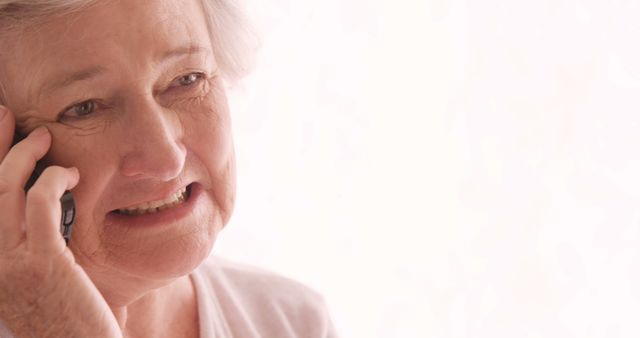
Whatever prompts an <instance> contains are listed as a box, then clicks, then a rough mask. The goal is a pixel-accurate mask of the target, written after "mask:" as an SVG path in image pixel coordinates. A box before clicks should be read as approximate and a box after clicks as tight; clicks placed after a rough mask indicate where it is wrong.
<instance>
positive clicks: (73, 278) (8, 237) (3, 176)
mask: <svg viewBox="0 0 640 338" xmlns="http://www.w3.org/2000/svg"><path fill="white" fill-rule="evenodd" d="M14 128H15V120H14V117H13V114H12V113H11V112H9V111H8V110H7V109H6V108H4V107H3V106H0V318H1V319H2V321H3V322H4V323H5V325H7V327H8V328H9V329H10V330H12V331H13V333H14V335H15V336H16V337H34V336H35V337H122V332H121V330H120V327H119V326H118V322H117V321H116V319H115V317H114V315H113V313H112V312H111V309H110V308H109V306H108V305H107V302H106V301H105V300H104V298H103V297H102V295H101V294H100V292H99V291H98V289H97V288H96V287H95V285H94V284H93V283H92V282H91V280H90V279H89V277H88V276H87V274H86V273H85V272H84V270H83V269H82V268H81V267H80V266H79V265H78V264H76V262H75V259H74V257H73V254H72V253H71V251H70V250H69V249H68V248H67V247H66V245H65V242H64V239H63V238H62V236H61V235H60V232H59V227H60V217H61V210H60V197H61V196H62V194H63V193H64V191H65V190H68V189H71V188H73V187H74V186H75V185H76V184H77V183H78V180H79V176H78V171H77V169H75V168H63V167H59V166H51V167H48V168H47V169H45V170H44V171H43V173H42V175H41V176H40V177H39V178H38V180H37V181H36V183H35V184H34V185H33V187H31V188H30V189H29V191H28V193H27V194H26V195H25V192H24V186H25V184H26V182H27V179H28V178H29V176H30V175H31V173H32V172H33V170H34V168H35V165H36V161H38V160H39V159H41V158H42V157H43V156H44V155H45V154H46V152H47V151H48V149H49V147H50V145H51V135H50V134H49V132H48V131H47V129H46V128H43V127H41V128H38V129H36V130H34V131H33V132H32V133H31V134H30V135H29V136H28V137H27V138H25V139H24V140H23V141H21V142H19V143H17V144H16V145H15V146H12V144H11V143H12V140H13V133H14Z"/></svg>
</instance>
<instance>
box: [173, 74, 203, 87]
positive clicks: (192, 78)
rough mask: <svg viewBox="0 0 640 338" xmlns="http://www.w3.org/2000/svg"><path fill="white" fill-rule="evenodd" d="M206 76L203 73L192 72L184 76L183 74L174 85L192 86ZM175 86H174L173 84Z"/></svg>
mask: <svg viewBox="0 0 640 338" xmlns="http://www.w3.org/2000/svg"><path fill="white" fill-rule="evenodd" d="M203 78H204V74H202V73H190V74H187V75H184V76H181V77H179V78H177V79H176V81H174V83H175V82H177V83H175V85H174V86H182V87H188V86H191V85H192V84H194V83H196V82H198V81H200V80H202V79H203ZM172 87H173V86H172Z"/></svg>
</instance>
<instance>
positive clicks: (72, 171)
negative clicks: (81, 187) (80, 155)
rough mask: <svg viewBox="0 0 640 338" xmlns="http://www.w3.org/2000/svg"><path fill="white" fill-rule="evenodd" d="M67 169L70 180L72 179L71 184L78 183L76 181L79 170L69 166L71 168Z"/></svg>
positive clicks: (78, 178) (77, 180) (78, 176)
mask: <svg viewBox="0 0 640 338" xmlns="http://www.w3.org/2000/svg"><path fill="white" fill-rule="evenodd" d="M68 170H69V174H71V180H72V181H73V185H76V184H78V182H79V181H80V172H79V171H78V168H76V167H71V168H68Z"/></svg>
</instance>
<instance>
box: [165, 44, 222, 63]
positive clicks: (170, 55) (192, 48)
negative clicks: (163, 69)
mask: <svg viewBox="0 0 640 338" xmlns="http://www.w3.org/2000/svg"><path fill="white" fill-rule="evenodd" d="M207 53H209V49H208V48H205V47H202V46H198V45H191V44H190V45H184V46H180V47H178V48H174V49H171V50H169V51H167V52H164V53H162V54H160V57H159V58H157V59H156V62H157V63H166V62H168V61H171V60H172V59H176V58H179V57H182V56H185V55H193V54H207Z"/></svg>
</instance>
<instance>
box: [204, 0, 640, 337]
mask: <svg viewBox="0 0 640 338" xmlns="http://www.w3.org/2000/svg"><path fill="white" fill-rule="evenodd" d="M248 11H249V14H250V16H251V17H252V20H253V22H254V24H255V26H256V28H257V30H258V31H259V34H260V36H261V39H262V48H261V49H260V52H259V54H258V56H257V62H256V67H255V70H254V71H253V73H252V74H251V75H250V76H249V77H248V78H246V79H245V80H244V81H243V82H241V83H240V84H237V85H236V86H234V88H233V89H232V90H231V92H230V96H231V106H232V109H233V118H234V133H235V142H236V151H237V156H238V200H237V207H236V211H235V214H234V216H233V218H232V221H231V223H230V224H229V225H228V227H227V229H226V230H225V231H224V232H223V233H222V235H221V237H220V238H219V240H218V242H217V244H216V248H215V249H214V252H215V253H217V254H219V255H222V256H226V257H229V258H233V259H236V260H239V261H242V262H246V263H250V264H253V265H258V266H262V267H266V268H268V269H272V270H275V271H277V272H279V273H281V274H285V275H287V276H290V277H293V278H295V279H298V280H300V281H302V282H304V283H306V284H308V285H310V286H311V287H313V288H315V289H316V290H318V291H319V292H321V293H322V294H323V295H324V296H325V298H326V300H327V303H328V305H329V307H330V309H331V313H332V316H333V320H334V322H335V325H336V326H337V328H338V329H339V331H340V332H341V335H342V337H345V338H346V337H355V338H372V337H379V338H382V337H385V338H387V337H402V338H413V337H425V338H426V337H456V338H457V337H563V338H567V337H603V338H604V337H606V338H617V337H639V336H640V320H638V318H639V317H640V266H639V264H640V209H639V203H638V202H639V201H640V134H639V131H640V95H638V92H639V90H640V47H639V45H640V39H639V38H640V2H638V1H623V0H609V1H596V0H538V1H531V0H528V1H526V0H513V1H501V0H500V1H499V0H482V1H471V0H414V1H411V0H397V1H383V0H322V1H320V0H260V1H258V0H250V1H248Z"/></svg>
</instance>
